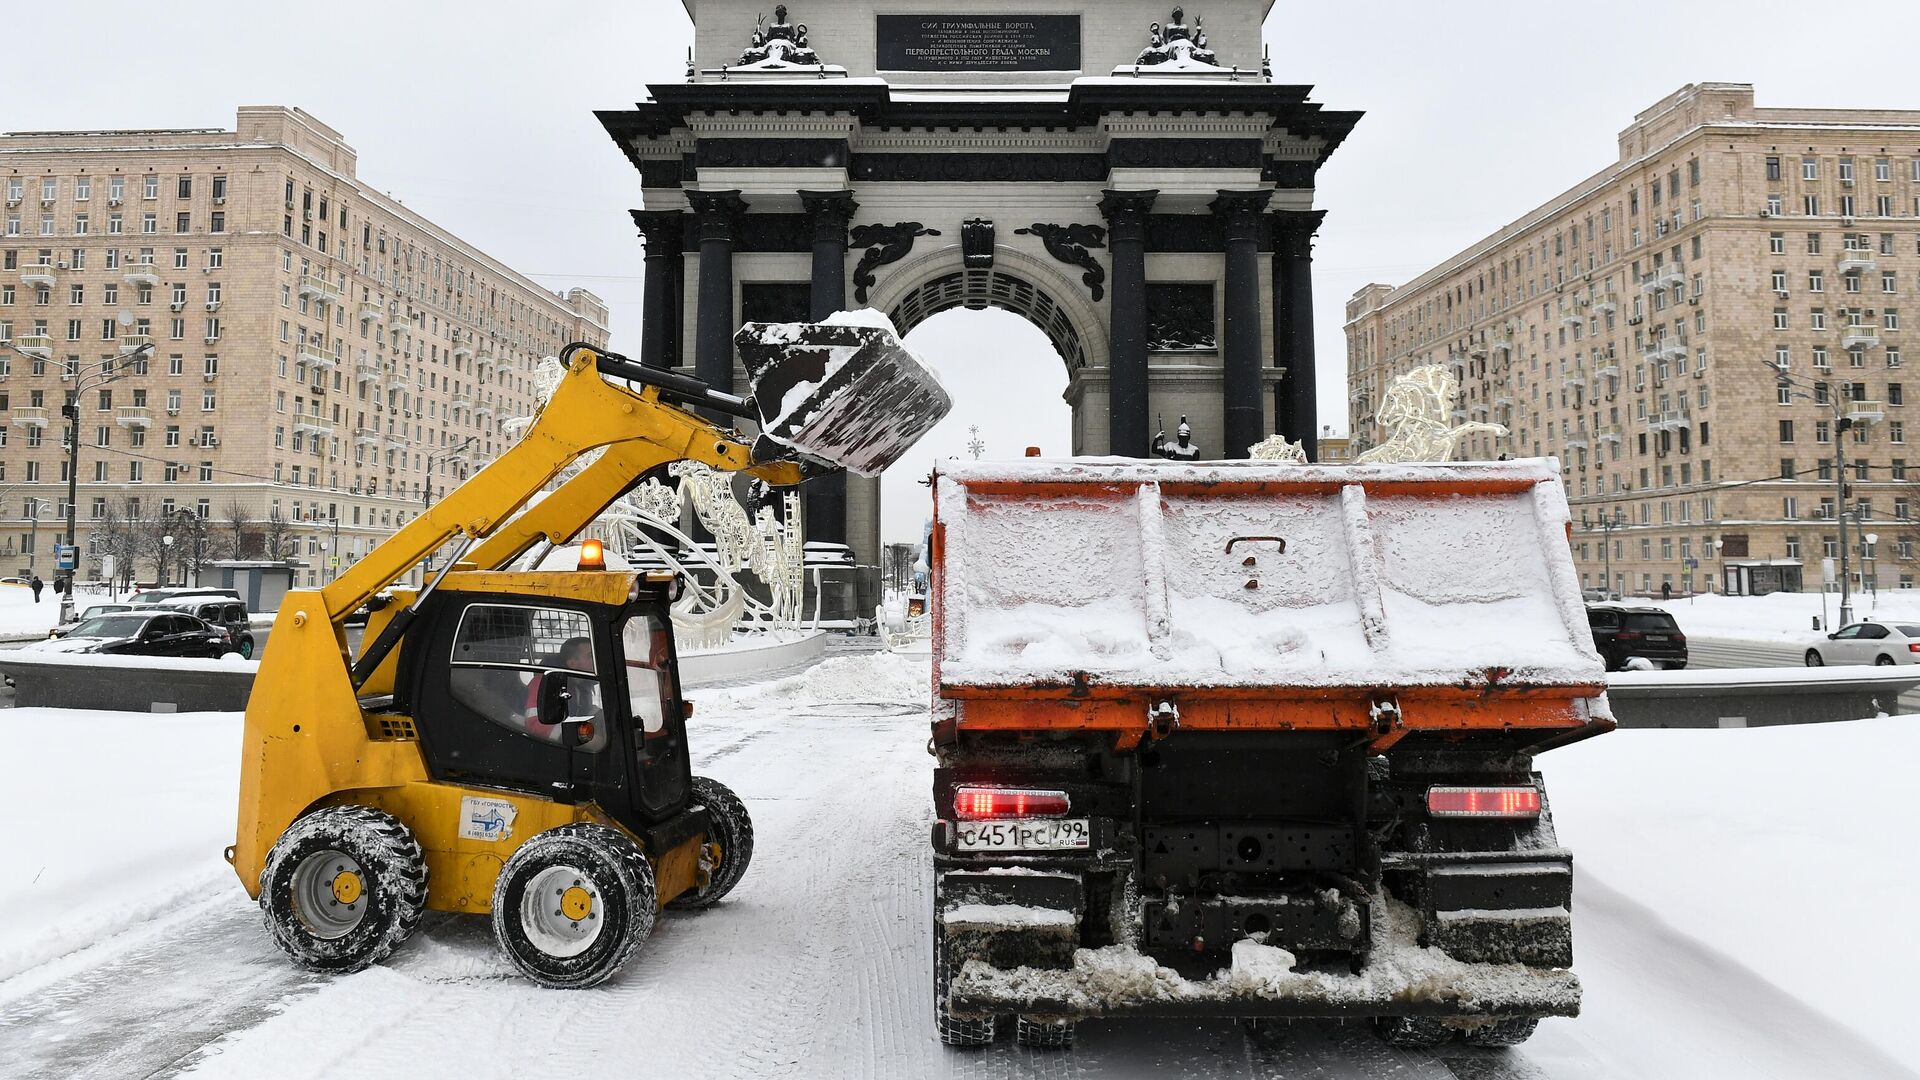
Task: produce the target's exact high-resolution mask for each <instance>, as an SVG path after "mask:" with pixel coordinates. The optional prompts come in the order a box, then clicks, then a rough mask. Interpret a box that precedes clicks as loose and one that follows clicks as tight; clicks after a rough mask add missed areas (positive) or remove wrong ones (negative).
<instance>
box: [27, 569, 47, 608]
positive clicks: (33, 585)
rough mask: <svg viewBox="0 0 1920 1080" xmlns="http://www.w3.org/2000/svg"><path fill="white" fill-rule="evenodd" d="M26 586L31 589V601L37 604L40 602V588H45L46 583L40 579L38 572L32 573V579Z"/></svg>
mask: <svg viewBox="0 0 1920 1080" xmlns="http://www.w3.org/2000/svg"><path fill="white" fill-rule="evenodd" d="M27 587H28V588H30V589H32V590H33V602H34V603H36V604H37V603H39V602H40V590H41V589H44V588H46V587H47V583H46V582H44V581H41V580H40V575H39V574H35V575H33V581H32V582H30V583H29V584H28V585H27Z"/></svg>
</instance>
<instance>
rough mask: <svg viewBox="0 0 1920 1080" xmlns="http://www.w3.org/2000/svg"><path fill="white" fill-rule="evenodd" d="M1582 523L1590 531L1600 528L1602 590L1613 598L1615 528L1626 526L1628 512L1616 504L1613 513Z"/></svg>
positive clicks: (1609, 597) (1608, 596)
mask: <svg viewBox="0 0 1920 1080" xmlns="http://www.w3.org/2000/svg"><path fill="white" fill-rule="evenodd" d="M1581 524H1582V525H1583V526H1584V527H1585V528H1586V529H1587V531H1589V532H1591V531H1593V530H1594V529H1599V530H1600V567H1601V569H1600V574H1601V578H1600V591H1601V592H1603V593H1605V594H1606V596H1607V598H1608V599H1613V598H1614V589H1613V530H1615V529H1621V528H1625V527H1626V524H1627V517H1626V514H1625V513H1623V512H1622V511H1621V509H1620V508H1619V507H1617V506H1616V507H1614V508H1613V513H1611V514H1602V515H1600V520H1598V521H1587V522H1582V523H1581Z"/></svg>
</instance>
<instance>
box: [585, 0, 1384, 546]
mask: <svg viewBox="0 0 1920 1080" xmlns="http://www.w3.org/2000/svg"><path fill="white" fill-rule="evenodd" d="M684 2H685V4H686V8H687V13H688V14H689V15H690V16H691V17H692V18H693V22H694V44H693V48H692V49H691V51H690V54H689V57H688V61H687V75H686V81H684V82H680V83H662V84H656V85H652V86H649V87H648V88H647V89H648V92H649V97H650V100H647V101H643V102H640V103H639V104H638V105H636V106H635V107H634V108H632V109H622V110H611V111H606V112H602V113H600V114H599V116H600V120H601V122H602V123H603V124H604V125H605V126H606V129H607V131H608V133H609V134H610V135H612V137H613V139H614V141H615V142H616V143H617V144H618V145H619V147H620V149H621V150H622V151H623V152H624V153H625V154H626V155H627V158H628V160H630V161H631V162H632V164H633V167H634V168H635V169H637V170H639V173H640V179H641V185H642V189H643V193H642V202H643V207H642V208H641V209H637V210H635V211H633V219H634V222H635V223H636V224H637V225H638V226H639V228H640V232H641V235H642V237H643V238H644V241H645V258H646V270H645V290H646V293H645V307H644V325H643V327H642V337H641V356H642V359H644V360H645V361H646V362H647V363H649V364H655V365H659V366H665V367H679V368H684V369H687V370H689V371H690V372H691V373H693V374H696V375H698V376H699V377H700V378H702V379H705V380H706V381H707V382H709V383H712V384H714V385H716V386H719V387H722V388H731V387H734V386H743V385H744V379H745V375H744V372H743V371H742V370H740V369H739V368H738V365H737V361H736V359H735V357H734V353H733V345H732V340H733V332H734V330H735V328H737V327H738V326H739V324H740V323H741V322H743V321H748V320H789V319H807V318H821V317H824V316H826V315H828V314H830V313H832V312H834V311H836V310H839V309H842V308H847V307H873V308H877V309H879V310H881V311H884V312H887V313H888V314H889V315H891V316H892V318H893V320H894V323H895V325H896V326H897V327H899V329H900V331H901V332H902V333H903V334H904V333H906V332H908V331H910V330H912V329H913V328H914V326H916V325H918V324H919V323H920V322H921V321H922V320H924V319H926V318H927V317H928V316H930V315H933V314H936V313H938V312H941V311H945V310H948V309H951V308H956V307H972V308H981V307H998V308H1004V309H1006V310H1008V311H1012V312H1015V313H1017V314H1019V315H1021V316H1023V317H1025V318H1026V319H1028V320H1030V321H1031V322H1032V323H1033V324H1034V325H1036V326H1038V327H1039V328H1040V329H1041V330H1042V331H1044V332H1045V333H1046V334H1047V336H1048V337H1049V338H1050V339H1051V340H1052V342H1053V345H1054V348H1055V349H1056V350H1057V352H1058V354H1059V359H1058V360H1056V359H1054V358H1053V357H1046V358H1040V357H1036V358H1035V362H1036V363H1040V362H1045V363H1060V362H1064V363H1065V365H1066V367H1067V374H1068V387H1067V391H1066V398H1067V401H1068V404H1069V405H1070V406H1071V407H1072V410H1073V450H1074V453H1076V454H1120V455H1136V456H1144V455H1146V454H1148V453H1149V452H1150V450H1151V444H1152V440H1153V437H1154V435H1155V428H1154V424H1153V418H1154V417H1155V416H1156V415H1160V416H1165V417H1168V418H1172V417H1174V416H1185V417H1187V418H1188V419H1189V421H1190V422H1191V424H1192V426H1193V429H1194V431H1195V432H1196V433H1197V435H1198V439H1199V441H1200V443H1201V445H1202V448H1203V450H1204V451H1205V452H1206V455H1207V456H1210V457H1212V456H1218V457H1245V456H1246V454H1247V448H1248V447H1250V446H1252V445H1253V444H1255V443H1257V442H1259V441H1260V440H1261V439H1262V438H1264V437H1265V436H1267V435H1269V434H1272V433H1274V432H1276V431H1277V432H1279V433H1281V434H1283V435H1285V436H1287V437H1288V438H1294V439H1300V440H1302V441H1303V442H1304V443H1305V444H1306V446H1307V448H1308V453H1309V455H1312V454H1313V453H1314V450H1313V447H1314V433H1315V432H1316V431H1317V430H1318V427H1317V418H1316V414H1315V408H1314V382H1315V379H1314V360H1313V316H1312V304H1313V286H1312V272H1311V262H1312V237H1313V234H1314V231H1315V229H1316V228H1317V227H1318V225H1319V223H1320V219H1321V214H1322V212H1321V211H1317V210H1315V209H1314V208H1313V189H1314V176H1315V173H1316V171H1317V170H1318V169H1319V167H1320V164H1321V163H1322V162H1324V161H1326V160H1327V157H1328V155H1329V154H1331V153H1332V152H1333V150H1334V148H1335V147H1337V146H1339V144H1340V142H1341V140H1342V139H1343V138H1345V137H1346V135H1347V133H1348V132H1349V131H1350V130H1352V128H1353V126H1354V124H1355V122H1356V121H1358V120H1359V118H1360V114H1359V113H1356V112H1333V111H1329V110H1326V109H1322V108H1321V107H1320V106H1319V105H1318V104H1315V103H1314V102H1311V101H1309V100H1308V91H1309V89H1310V88H1309V87H1306V86H1296V85H1289V84H1286V83H1284V82H1279V81H1276V80H1275V79H1274V77H1273V75H1272V72H1271V69H1270V63H1269V60H1268V54H1267V50H1266V49H1265V48H1264V46H1263V44H1262V42H1261V31H1260V27H1261V22H1262V21H1263V19H1264V18H1265V16H1266V14H1267V13H1268V11H1269V10H1270V9H1271V8H1272V6H1273V0H1204V2H1202V3H1197V4H1194V5H1191V6H1185V7H1176V6H1174V5H1172V4H1171V3H1169V2H1167V0H1049V2H1047V3H1026V2H1022V0H969V2H968V3H965V4H953V3H944V4H942V3H915V2H913V0H888V2H885V3H866V2H859V0H795V2H794V3H792V4H790V5H787V4H782V5H777V6H772V7H769V5H767V4H765V3H764V2H762V0H684ZM955 9H959V10H955ZM1209 443H1210V444H1211V445H1210V446H1209V445H1207V444H1209ZM808 487H809V488H810V489H812V490H809V491H808V493H807V495H808V502H807V507H806V514H807V532H808V538H809V539H810V540H828V541H844V542H846V543H848V544H850V545H851V546H852V547H853V548H854V550H855V552H856V554H857V555H858V556H859V558H860V559H861V561H863V562H866V561H869V560H872V559H874V558H876V557H877V556H878V553H879V547H880V543H879V486H878V483H877V482H875V481H869V480H864V479H862V478H859V477H848V478H841V479H838V480H835V481H831V482H821V481H816V482H814V483H812V484H809V485H808Z"/></svg>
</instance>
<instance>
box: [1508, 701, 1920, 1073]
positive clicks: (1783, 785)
mask: <svg viewBox="0 0 1920 1080" xmlns="http://www.w3.org/2000/svg"><path fill="white" fill-rule="evenodd" d="M1670 674H1679V673H1677V672H1676V673H1670ZM1916 756H1920V716H1898V717H1883V718H1880V719H1873V720H1858V721H1852V722H1847V723H1833V724H1815V725H1809V726H1805V727H1770V728H1751V729H1730V730H1724V731H1722V730H1682V729H1674V730H1652V729H1648V730H1622V731H1616V732H1614V733H1612V734H1610V735H1607V736H1605V737H1604V738H1599V739H1590V740H1588V741H1586V742H1582V743H1576V744H1574V745H1573V746H1569V747H1565V748H1563V749H1560V750H1556V751H1554V752H1553V754H1552V755H1550V756H1548V757H1546V758H1544V759H1543V760H1542V763H1541V764H1542V768H1543V771H1544V772H1545V775H1546V780H1547V788H1548V791H1549V793H1550V794H1551V796H1552V798H1553V811H1554V823H1555V825H1556V826H1557V827H1558V830H1559V834H1560V840H1561V842H1562V843H1564V844H1565V845H1566V846H1567V847H1568V848H1570V849H1572V850H1573V852H1574V853H1575V856H1576V858H1577V859H1578V867H1577V869H1576V871H1575V880H1574V890H1575V893H1576V894H1578V892H1579V889H1580V881H1581V880H1582V879H1583V878H1584V879H1586V880H1598V881H1599V882H1601V883H1602V884H1604V885H1605V886H1607V887H1608V888H1610V889H1612V890H1615V891H1617V892H1621V893H1624V894H1626V895H1627V896H1628V897H1629V898H1630V899H1631V900H1633V901H1634V902H1635V903H1637V904H1639V905H1640V906H1641V907H1643V908H1644V909H1645V911H1644V918H1645V919H1647V920H1649V921H1656V922H1657V921H1664V922H1666V923H1668V924H1670V925H1672V926H1673V927H1674V928H1675V929H1677V930H1678V931H1680V932H1681V933H1683V934H1685V935H1687V936H1689V937H1692V938H1694V939H1696V940H1698V941H1701V942H1703V943H1705V944H1706V945H1708V946H1709V947H1711V948H1713V949H1716V950H1718V951H1719V952H1721V953H1723V954H1725V955H1726V956H1728V957H1731V958H1734V959H1736V960H1737V961H1738V962H1739V963H1741V964H1745V965H1747V966H1748V967H1750V968H1752V969H1753V970H1754V971H1756V972H1758V973H1759V974H1760V975H1761V976H1763V977H1765V978H1766V979H1767V980H1768V981H1770V982H1772V983H1773V984H1774V985H1775V986H1778V987H1779V988H1780V989H1781V990H1783V991H1785V992H1786V993H1787V994H1790V995H1792V996H1794V997H1797V998H1800V999H1802V1000H1804V1001H1806V1002H1807V1003H1808V1004H1809V1005H1811V1006H1812V1007H1813V1008H1815V1009H1817V1010H1819V1011H1821V1012H1823V1013H1825V1014H1826V1015H1828V1016H1830V1017H1833V1018H1834V1019H1835V1020H1836V1021H1838V1022H1839V1023H1841V1024H1844V1025H1847V1026H1849V1027H1853V1028H1856V1029H1858V1030H1859V1031H1861V1032H1862V1033H1863V1034H1865V1035H1867V1036H1868V1037H1869V1038H1871V1039H1872V1040H1873V1041H1874V1042H1875V1043H1876V1044H1877V1045H1878V1046H1879V1047H1881V1048H1882V1049H1883V1050H1885V1051H1886V1052H1887V1053H1889V1054H1892V1055H1894V1056H1895V1057H1896V1058H1898V1059H1900V1060H1912V1058H1913V1040H1912V1036H1911V1034H1910V1029H1911V1027H1912V1011H1913V1010H1912V1007H1911V1001H1912V982H1913V972H1914V971H1916V970H1920V923H1916V921H1915V920H1914V919H1913V918H1912V917H1911V915H1910V911H1911V909H1912V906H1913V895H1914V892H1915V890H1916V889H1920V848H1916V847H1915V845H1914V843H1913V836H1912V832H1913V829H1912V824H1911V822H1912V818H1913V808H1912V796H1911V794H1910V792H1909V791H1908V787H1909V785H1908V783H1907V781H1906V779H1905V778H1904V773H1903V772H1902V771H1901V770H1900V769H1899V766H1898V765H1897V764H1896V763H1900V762H1906V761H1911V760H1913V759H1914V758H1915V757H1916ZM1577 923H1578V920H1576V926H1575V928H1574V937H1575V945H1576V948H1575V956H1576V964H1577V962H1578V961H1577V958H1578V955H1579V945H1578V943H1579V940H1580V929H1579V926H1578V925H1577ZM1590 1004H1592V1003H1591V1002H1590Z"/></svg>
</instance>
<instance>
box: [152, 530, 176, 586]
mask: <svg viewBox="0 0 1920 1080" xmlns="http://www.w3.org/2000/svg"><path fill="white" fill-rule="evenodd" d="M172 558H173V534H172V533H167V534H166V535H164V536H162V537H161V538H160V572H159V573H158V574H156V575H154V577H155V578H157V579H158V580H157V582H156V584H157V586H158V587H159V588H162V589H164V588H166V587H167V586H168V585H170V584H172V582H169V581H168V580H167V562H168V560H170V559H172Z"/></svg>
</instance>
